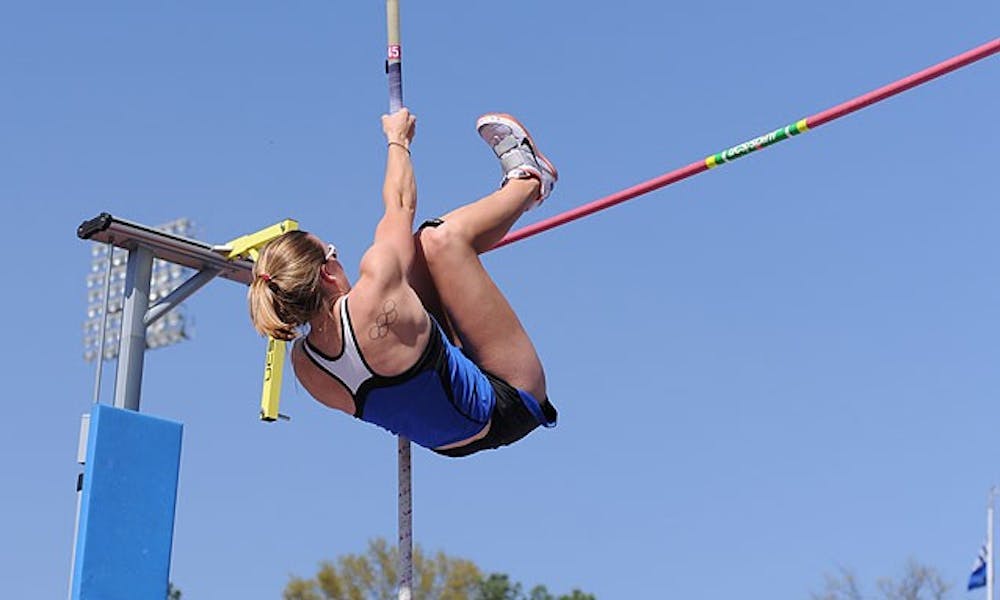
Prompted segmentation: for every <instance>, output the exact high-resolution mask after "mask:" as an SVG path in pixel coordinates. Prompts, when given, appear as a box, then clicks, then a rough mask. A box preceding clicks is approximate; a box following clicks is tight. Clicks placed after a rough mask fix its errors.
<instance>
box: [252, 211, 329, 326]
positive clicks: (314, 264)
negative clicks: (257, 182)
mask: <svg viewBox="0 0 1000 600" xmlns="http://www.w3.org/2000/svg"><path fill="white" fill-rule="evenodd" d="M324 256H325V252H324V251H323V248H322V247H321V246H320V245H319V244H317V243H316V241H315V240H314V239H311V238H310V237H309V234H308V233H306V232H305V231H289V232H287V233H284V234H282V235H281V236H280V237H277V238H275V239H273V240H271V241H270V242H268V243H267V244H265V245H264V246H263V247H262V248H261V250H260V255H259V257H258V258H257V262H256V263H254V266H253V271H252V275H253V281H251V282H250V291H249V292H248V293H247V303H248V304H249V308H250V320H251V321H252V322H253V326H254V329H256V330H257V331H258V332H260V333H261V334H263V335H267V336H270V337H273V338H274V339H277V340H285V341H288V340H292V339H295V337H296V336H297V335H298V331H297V330H298V328H299V327H300V326H301V325H304V324H305V323H308V322H309V320H310V319H312V318H313V317H315V316H316V315H317V314H318V313H319V312H320V310H322V309H323V306H324V299H323V294H322V291H321V290H320V269H321V268H322V266H323V259H324Z"/></svg>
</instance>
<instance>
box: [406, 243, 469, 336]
mask: <svg viewBox="0 0 1000 600" xmlns="http://www.w3.org/2000/svg"><path fill="white" fill-rule="evenodd" d="M420 234H421V232H420V231H418V232H417V233H415V234H413V241H414V243H415V244H416V247H417V253H416V255H415V256H414V259H413V265H412V266H411V267H410V274H409V276H408V277H407V279H408V280H409V282H410V287H412V288H413V291H415V292H416V293H417V296H418V297H419V298H420V302H421V303H422V304H423V305H424V308H425V309H427V312H429V313H430V314H431V315H432V316H433V317H434V319H435V320H437V322H438V324H439V325H441V329H443V330H444V333H445V335H446V336H448V339H449V340H451V343H453V344H460V343H461V342H460V340H459V338H458V335H457V334H456V333H455V328H454V327H453V326H452V324H451V319H450V318H449V317H448V313H447V312H446V311H445V309H444V306H443V305H442V304H441V296H440V295H439V294H438V291H437V288H436V287H434V280H433V279H431V274H430V271H429V270H428V269H427V259H426V258H425V257H424V247H423V243H422V242H421V240H420Z"/></svg>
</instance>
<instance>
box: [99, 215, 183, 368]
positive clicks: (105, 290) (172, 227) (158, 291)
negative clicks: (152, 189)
mask: <svg viewBox="0 0 1000 600" xmlns="http://www.w3.org/2000/svg"><path fill="white" fill-rule="evenodd" d="M154 229H156V230H158V231H163V232H165V233H168V234H171V235H176V236H179V237H188V236H189V235H190V234H191V232H192V230H193V229H194V223H193V222H192V221H191V220H190V219H186V218H181V219H175V220H173V221H170V222H169V223H164V224H162V225H159V226H157V227H155V228H154ZM90 252H91V264H90V271H89V272H88V273H87V277H86V283H87V318H86V320H85V321H84V323H83V358H84V360H86V361H87V362H92V361H94V360H96V359H97V357H98V355H101V354H103V357H102V359H103V360H113V359H115V358H117V357H118V352H119V348H120V345H121V329H122V312H123V310H124V306H125V278H126V269H127V265H128V250H125V249H124V248H115V247H113V246H111V245H110V244H105V243H100V242H94V244H93V246H91V251H90ZM191 272H192V270H191V269H188V268H186V267H184V266H182V265H178V264H176V263H172V262H169V261H166V260H162V259H159V258H157V259H154V260H153V267H152V273H151V275H150V288H149V302H150V303H151V304H155V303H157V302H160V301H162V300H163V299H165V298H167V297H168V296H169V295H170V294H171V293H172V292H174V290H176V289H177V288H179V287H180V286H181V284H182V283H183V282H184V281H185V280H186V279H187V278H188V277H189V276H190V275H191ZM102 330H103V332H104V339H103V342H102V339H101V332H102ZM190 333H191V332H190V320H189V319H188V318H187V315H186V314H185V312H184V308H183V307H182V306H180V305H179V303H173V304H172V305H171V307H170V310H169V311H167V312H166V314H162V312H160V313H158V314H157V318H156V319H155V320H154V321H153V322H151V323H149V324H148V326H147V328H146V347H147V348H150V349H152V348H163V347H165V346H170V345H172V344H176V343H178V342H181V341H183V340H185V339H188V338H189V337H190Z"/></svg>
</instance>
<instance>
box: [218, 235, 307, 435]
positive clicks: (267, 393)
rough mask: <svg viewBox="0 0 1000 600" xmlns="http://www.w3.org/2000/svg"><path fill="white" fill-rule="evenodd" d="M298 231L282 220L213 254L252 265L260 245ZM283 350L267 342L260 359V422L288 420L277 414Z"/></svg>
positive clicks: (279, 343) (272, 341) (278, 344)
mask: <svg viewBox="0 0 1000 600" xmlns="http://www.w3.org/2000/svg"><path fill="white" fill-rule="evenodd" d="M298 228H299V224H298V222H297V221H293V220H292V219H285V220H284V221H282V222H280V223H276V224H274V225H271V226H270V227H266V228H264V229H261V230H260V231H258V232H255V233H251V234H249V235H244V236H241V237H238V238H236V239H235V240H232V241H230V242H228V243H226V244H222V245H221V246H215V247H214V248H213V250H215V251H216V252H219V253H220V254H223V255H224V256H225V257H226V258H227V259H229V260H236V259H237V258H246V259H249V260H252V261H255V262H256V260H257V257H258V256H260V249H261V247H262V246H263V245H264V244H266V243H268V242H270V241H271V240H273V239H274V238H276V237H278V236H280V235H281V234H283V233H285V232H287V231H294V230H296V229H298ZM285 346H286V343H285V342H283V341H281V340H276V339H274V338H268V339H267V353H266V354H265V357H264V389H263V392H261V396H260V419H261V420H262V421H268V422H272V421H277V420H278V419H285V420H287V419H288V417H287V416H285V415H283V414H281V413H279V412H278V404H279V402H280V400H281V375H282V372H283V371H284V369H285V350H286V348H285Z"/></svg>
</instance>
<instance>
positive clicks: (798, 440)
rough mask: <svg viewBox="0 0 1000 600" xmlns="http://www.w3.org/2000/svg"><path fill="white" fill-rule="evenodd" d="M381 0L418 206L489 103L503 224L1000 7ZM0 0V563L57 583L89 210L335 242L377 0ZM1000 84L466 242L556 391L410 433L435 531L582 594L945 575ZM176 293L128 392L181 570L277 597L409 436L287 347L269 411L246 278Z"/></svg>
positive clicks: (667, 162) (360, 172) (389, 528)
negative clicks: (468, 436)
mask: <svg viewBox="0 0 1000 600" xmlns="http://www.w3.org/2000/svg"><path fill="white" fill-rule="evenodd" d="M402 11H403V47H404V66H403V69H404V89H405V97H406V102H407V104H408V105H409V106H410V107H411V108H412V110H413V111H414V112H415V113H416V114H417V115H418V118H419V125H418V134H417V140H416V143H415V145H414V148H413V156H414V161H415V165H416V168H417V177H418V182H419V186H420V203H421V204H420V210H419V213H420V217H421V218H426V217H431V216H435V215H438V214H440V213H443V212H445V211H446V210H448V209H450V208H452V207H454V206H456V205H458V204H460V203H463V202H467V201H470V200H472V199H474V198H476V197H478V196H480V195H483V194H485V193H487V192H488V191H490V190H491V189H492V188H493V187H494V186H495V185H496V184H497V183H498V180H499V170H498V168H497V166H496V164H495V161H494V160H493V158H492V155H491V154H490V152H489V151H488V150H487V149H486V148H485V147H483V145H482V142H481V141H480V140H479V139H478V137H477V136H476V135H475V132H474V131H473V124H474V122H475V118H476V117H477V116H478V115H479V114H481V113H482V112H486V111H490V110H503V111H508V112H513V113H515V114H517V115H519V116H520V117H521V118H522V120H524V121H525V123H526V124H528V126H529V127H530V128H531V130H532V132H533V133H534V135H535V137H536V138H537V139H538V141H539V144H540V145H541V147H542V148H543V149H544V151H545V152H546V153H547V154H548V155H549V156H550V157H551V158H552V159H553V161H554V162H555V163H556V164H557V165H558V167H559V169H560V172H561V174H562V180H561V182H560V184H559V186H558V187H557V189H556V192H555V194H554V195H553V196H552V198H551V199H550V200H549V201H548V202H547V203H546V204H545V205H544V206H543V207H542V208H541V209H539V210H538V211H537V212H535V213H531V214H529V215H528V216H527V217H526V219H525V221H524V223H528V222H531V221H532V220H536V219H541V218H544V217H547V216H552V215H555V214H557V213H559V212H561V211H563V210H566V209H569V208H572V207H574V206H577V205H579V204H582V203H584V202H588V201H590V200H593V199H595V198H598V197H600V196H603V195H605V194H608V193H611V192H614V191H617V190H619V189H622V188H624V187H627V186H630V185H633V184H635V183H638V182H640V181H643V180H645V179H649V178H652V177H655V176H657V175H659V174H661V173H663V172H666V171H668V170H671V169H673V168H675V167H678V166H682V165H686V164H688V163H690V162H692V161H695V160H699V159H701V158H703V157H704V156H706V155H708V154H710V153H713V152H716V151H719V150H722V149H724V148H726V147H728V146H731V145H733V144H736V143H739V142H742V141H745V140H747V139H750V138H752V137H754V136H756V135H759V134H761V133H763V132H765V131H770V130H772V129H774V128H776V127H779V126H783V125H785V124H788V123H790V122H792V121H794V120H797V119H799V118H802V117H805V116H808V115H811V114H814V113H816V112H818V111H820V110H823V109H825V108H827V107H830V106H833V105H835V104H837V103H840V102H842V101H844V100H847V99H849V98H851V97H853V96H855V95H858V94H861V93H863V92H866V91H869V90H871V89H874V88H875V87H878V86H881V85H884V84H886V83H889V82H891V81H894V80H896V79H898V78H901V77H903V76H905V75H908V74H910V73H912V72H914V71H917V70H919V69H922V68H924V67H926V66H929V65H932V64H935V63H937V62H939V61H942V60H944V59H946V58H949V57H951V56H953V55H955V54H958V53H960V52H963V51H965V50H968V49H970V48H972V47H975V46H978V45H980V44H982V43H985V42H987V41H989V40H991V39H994V38H996V37H997V35H998V31H1000V30H998V27H997V24H998V23H1000V5H998V4H997V3H996V2H992V1H988V0H969V1H966V2H953V3H941V2H929V1H926V0H920V1H917V2H913V1H907V2H903V1H899V0H890V1H886V2H880V3H872V2H861V1H848V2H841V3H836V4H830V3H801V2H791V1H773V2H755V3H748V2H735V1H729V0H723V1H720V2H712V3H702V4H698V3H679V2H678V3H664V2H653V1H651V0H635V1H630V0H625V1H622V2H616V3H598V2H581V3H572V4H569V3H556V2H547V3H539V2H526V1H522V0H511V1H510V2H507V3H505V4H503V6H502V7H500V6H498V5H495V4H487V3H480V2H463V3H457V2H455V3H430V4H428V3H422V4H417V3H410V2H404V3H403V7H402ZM4 12H5V15H4V18H3V19H2V20H0V56H3V57H4V58H3V60H2V61H0V80H2V81H3V83H4V86H3V87H4V92H3V93H2V94H0V134H2V135H0V165H2V167H0V169H2V173H3V175H2V177H0V199H2V203H3V206H4V212H5V216H6V218H7V220H8V221H7V222H8V228H7V234H6V241H5V244H6V247H7V248H8V252H10V253H11V256H9V257H8V260H7V261H6V267H5V281H6V282H7V290H8V292H7V293H6V294H4V295H3V296H2V300H0V302H2V303H3V311H4V313H5V314H7V315H8V317H7V323H8V324H7V329H6V333H7V339H8V341H7V343H6V344H5V349H4V351H3V356H4V363H5V365H6V372H7V376H6V378H5V388H6V389H7V392H6V401H5V403H4V407H5V412H6V414H5V417H6V419H5V424H6V426H5V427H4V433H3V434H2V435H0V452H2V454H3V455H4V456H5V457H6V458H7V460H6V465H7V466H6V469H5V473H6V477H5V478H4V483H3V484H2V488H0V489H2V490H3V492H2V493H0V581H3V582H4V584H3V585H4V595H5V596H6V597H11V598H57V597H61V596H64V595H65V593H66V589H67V581H68V574H69V568H70V550H71V548H70V546H71V540H72V534H73V515H74V510H75V502H76V497H75V492H74V482H75V478H76V473H77V471H78V469H77V465H76V464H75V462H74V459H75V454H76V444H77V429H78V423H79V417H80V414H81V413H84V412H86V411H87V410H88V407H89V405H90V402H91V392H92V385H93V377H94V371H93V366H92V365H90V364H87V363H84V361H83V360H82V349H81V333H80V327H81V323H82V321H83V319H84V310H85V294H84V276H85V274H86V271H87V268H88V266H89V261H90V256H89V246H88V244H86V243H84V242H81V241H79V240H78V239H76V236H75V229H76V226H77V225H78V224H79V223H80V222H81V221H82V220H84V219H87V218H90V217H92V216H94V215H95V214H97V213H99V212H101V211H109V212H111V213H114V214H116V215H119V216H121V217H124V218H128V219H132V220H136V221H140V222H143V223H148V224H156V223H160V222H164V221H168V220H171V219H173V218H175V217H181V216H184V217H189V218H191V219H193V220H194V221H196V222H197V223H198V227H199V229H198V235H199V237H200V238H201V239H204V240H206V241H209V242H223V241H225V240H228V239H230V238H233V237H236V236H238V235H241V234H243V233H247V232H250V231H254V230H256V229H258V228H260V227H263V226H265V225H268V224H271V223H273V222H276V221H278V220H280V219H282V218H285V217H292V218H296V219H298V220H299V221H300V222H301V224H302V226H303V228H306V229H309V230H312V231H314V232H316V233H318V234H319V235H321V236H323V237H324V238H327V239H329V240H331V241H334V242H336V243H337V245H338V247H340V249H341V255H342V257H344V261H345V263H351V261H352V259H354V260H356V259H357V257H358V256H360V253H361V252H362V251H363V250H364V249H365V248H366V246H367V244H368V243H369V240H370V237H371V231H372V229H373V227H374V224H375V222H376V220H377V218H378V216H379V207H380V197H379V189H380V188H379V186H380V182H381V175H382V169H383V160H384V143H383V140H382V138H381V134H380V129H379V115H380V114H381V113H382V112H383V111H384V110H385V107H386V91H385V81H384V73H383V71H382V61H383V56H384V43H385V23H384V8H383V5H382V4H381V3H379V2H371V3H368V6H362V3H357V2H355V3H345V2H329V1H328V2H314V1H304V2H296V3H268V2H256V1H245V2H238V3H237V2H215V3H209V4H207V5H206V3H192V2H173V3H153V4H152V5H150V3H143V4H136V3H128V2H108V1H97V2H88V3H70V2H33V3H18V5H17V6H13V5H12V6H8V7H7V10H6V11H4ZM998 94H1000V63H998V59H997V58H996V57H994V58H992V59H988V60H986V61H983V62H981V63H978V64H976V65H973V66H971V67H968V68H965V69H963V70H960V71H958V72H956V73H953V74H951V75H948V76H946V77H945V78H943V79H940V80H937V81H935V82H932V83H930V84H927V85H924V86H922V87H919V88H917V89H915V90H912V91H910V92H907V93H906V94H904V95H902V96H899V97H896V98H894V99H891V100H889V101H886V102H883V103H881V104H878V105H876V106H874V107H871V108H868V109H866V110H864V111H862V112H860V113H856V114H854V115H852V116H850V117H847V118H845V119H842V120H840V121H836V122H834V123H831V124H829V125H826V126H824V127H822V128H820V129H818V130H816V131H814V132H810V133H808V134H807V135H805V136H801V137H799V138H796V139H794V140H791V141H788V142H784V143H782V144H780V145H778V146H776V147H774V148H770V149H768V150H766V151H765V152H762V153H759V154H756V155H754V156H751V157H747V158H745V159H742V160H740V161H738V162H736V163H734V164H731V165H726V166H725V167H724V168H722V169H718V170H716V171H713V172H711V173H706V174H702V175H699V176H698V177H696V178H693V179H690V180H687V181H685V182H682V183H680V184H678V185H674V186H671V187H669V188H666V189H663V190H660V191H657V192H654V193H652V194H649V195H647V196H645V197H642V198H640V199H637V200H633V201H631V202H629V203H627V204H624V205H621V206H619V207H616V208H613V209H611V210H608V211H605V212H603V213H601V214H599V215H595V216H593V217H590V218H588V219H586V220H584V221H580V222H577V223H574V224H571V225H567V226H565V227H562V228H560V229H557V230H554V231H552V232H549V233H547V234H545V235H542V236H539V237H536V238H533V239H530V240H526V241H523V242H520V243H518V244H516V245H514V246H510V247H507V248H504V249H502V250H499V251H497V252H495V253H493V254H491V255H489V256H488V258H487V259H486V263H487V266H488V268H489V269H490V271H491V272H492V273H493V274H494V276H495V278H496V279H497V281H498V282H499V284H500V285H501V287H502V288H503V289H504V290H505V291H506V292H507V294H508V295H509V298H510V300H511V302H512V303H513V305H514V306H515V308H516V309H517V310H518V312H519V314H520V316H521V318H522V320H523V321H524V323H525V325H526V327H527V328H528V330H529V331H530V332H531V333H532V335H533V337H534V339H535V341H536V345H537V346H538V349H539V352H540V354H541V356H542V358H543V362H544V363H545V366H546V369H547V373H548V379H549V387H550V393H551V397H552V400H553V402H554V403H555V404H556V405H557V406H558V407H559V409H560V411H561V417H560V425H559V427H558V428H556V429H554V430H551V431H542V432H538V433H535V434H533V435H531V436H530V437H529V438H528V439H526V440H524V441H523V442H521V443H519V444H517V445H516V446H514V447H511V448H508V449H504V450H502V451H498V452H494V453H489V454H485V455H480V456H476V457H474V458H472V459H469V460H462V461H455V460H446V459H443V458H440V457H437V456H435V455H432V454H431V453H429V452H426V451H422V450H417V451H415V452H414V473H415V475H414V490H415V506H414V511H415V522H414V527H415V534H416V539H417V541H418V543H420V544H421V545H422V546H423V547H424V548H425V549H428V550H435V551H436V550H443V551H445V552H447V553H449V554H452V555H456V556H462V557H466V558H470V559H472V560H474V561H475V562H476V563H478V564H479V565H480V566H481V567H482V568H484V569H486V570H488V571H499V572H505V573H508V574H510V575H511V576H512V577H513V578H514V579H516V580H519V581H522V582H525V583H526V584H529V585H532V584H535V583H544V584H546V585H548V586H549V588H550V589H552V590H556V591H566V590H568V589H570V588H571V587H574V586H577V587H580V588H582V589H584V590H587V591H590V592H592V593H595V594H596V595H597V596H598V597H599V598H601V599H602V600H604V599H615V598H649V597H664V598H685V599H686V600H694V599H699V598H706V599H709V598H718V597H722V596H724V595H725V596H732V594H733V590H738V594H739V596H740V597H743V598H775V597H781V598H805V597H808V594H809V592H810V591H818V590H819V589H820V588H821V587H822V583H823V575H824V573H826V572H834V571H836V569H837V567H838V566H839V565H843V566H847V567H851V568H854V569H855V570H856V571H857V573H858V575H859V577H860V578H861V579H862V580H863V581H864V582H866V583H867V584H868V585H869V589H870V590H871V589H872V586H873V582H874V580H875V579H876V578H877V577H881V576H894V575H897V574H898V573H900V572H901V571H902V568H903V565H904V564H905V562H906V560H907V559H909V558H911V557H912V558H916V559H918V560H920V561H922V562H925V563H927V564H929V565H932V566H934V567H936V568H938V569H939V570H940V571H941V572H942V573H943V575H944V576H945V578H946V579H948V580H949V581H951V582H952V583H954V584H955V585H956V586H957V587H958V589H957V590H956V591H955V593H954V596H953V597H959V598H961V597H966V596H967V594H966V593H965V592H964V582H965V578H966V577H967V575H968V573H969V571H970V568H971V565H972V562H973V560H974V558H975V556H976V552H977V550H978V548H979V545H980V544H981V543H982V541H983V537H984V535H985V531H984V529H985V515H984V507H985V501H986V493H987V490H988V488H989V486H990V485H991V484H993V483H997V482H998V480H1000V473H998V469H997V462H998V452H997V443H996V433H995V432H996V424H997V423H998V422H1000V403H998V402H997V399H998V395H997V390H998V389H1000V369H998V366H997V365H998V353H997V339H1000V319H998V315H1000V275H998V270H997V263H998V259H1000V251H998V249H997V245H996V239H997V236H996V232H997V230H998V228H1000V205H998V202H997V200H998V197H997V189H998V187H1000V175H998V170H997V167H996V155H997V144H998V141H1000V124H998V121H997V119H996V104H997V100H996V99H997V96H998ZM355 264H356V263H355ZM352 272H356V269H354V270H352ZM187 311H188V314H189V315H191V317H192V318H193V319H194V322H195V335H194V339H193V340H192V341H189V342H186V343H184V344H183V345H179V346H176V347H171V348H168V349H163V350H158V351H155V352H151V353H150V354H149V355H148V356H147V360H146V368H145V378H144V386H143V398H142V408H143V410H144V411H146V412H148V413H149V414H154V415H158V416H162V417H166V418H170V419H174V420H178V421H181V422H183V423H184V424H185V434H184V435H185V438H184V449H183V463H182V467H181V481H180V495H179V500H178V506H177V525H176V533H175V545H174V555H173V567H172V578H173V580H174V581H175V582H176V583H177V584H178V585H179V586H180V587H181V588H182V589H183V590H184V592H185V598H190V599H191V600H198V599H205V598H241V599H242V600H257V599H261V600H263V599H272V598H278V597H280V593H281V590H282V588H283V586H284V584H285V583H286V581H287V579H288V575H289V574H291V573H295V574H300V575H310V574H312V573H313V572H314V571H315V568H316V565H317V563H318V562H319V561H320V560H322V559H327V558H333V557H335V556H337V555H339V554H342V553H347V552H358V551H361V550H362V549H363V548H364V547H365V543H366V540H368V539H369V538H372V537H375V536H383V537H387V538H389V539H393V538H394V536H395V528H396V508H395V503H396V492H395V473H396V466H395V442H394V440H393V439H392V438H390V437H389V436H388V435H387V434H385V433H383V432H382V431H381V430H378V429H376V428H374V427H370V426H365V425H362V424H359V423H356V422H354V420H353V419H350V418H349V417H346V416H344V415H341V414H339V413H334V412H332V411H329V410H326V409H324V408H322V407H321V406H319V405H318V404H316V403H314V402H313V401H311V400H310V399H309V398H308V397H307V395H306V394H305V392H304V391H303V390H302V389H301V388H299V387H296V386H295V385H294V384H292V383H291V382H290V381H289V382H287V383H286V386H285V391H284V401H283V405H282V409H283V412H287V413H290V414H291V415H292V417H293V420H292V421H291V422H290V423H280V424H273V425H265V424H261V423H260V422H258V421H257V416H256V415H257V402H258V394H259V377H260V368H261V364H262V352H263V341H262V340H260V339H259V338H258V337H257V336H256V335H255V334H254V332H253V330H252V329H251V327H250V325H249V322H248V319H247V317H246V310H245V300H244V290H243V289H241V288H240V286H237V285H235V284H232V283H230V282H227V281H219V282H216V283H213V284H212V285H210V286H209V287H207V288H206V289H204V290H202V291H201V292H199V293H198V294H197V295H196V296H195V297H194V298H192V299H191V300H190V301H189V302H188V304H187ZM106 373H107V376H106V381H111V380H112V379H113V367H110V366H109V367H108V369H107V371H106ZM108 387H110V386H106V390H107V388H108ZM108 393H110V392H109V391H108ZM968 596H970V597H971V596H978V593H977V594H968Z"/></svg>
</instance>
